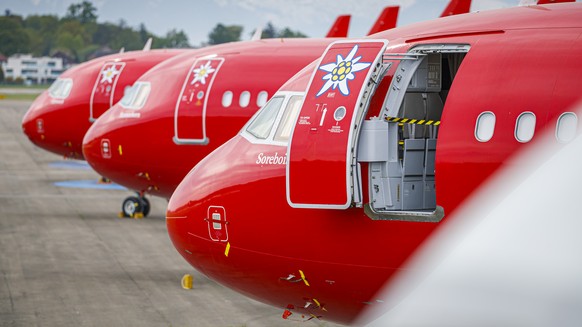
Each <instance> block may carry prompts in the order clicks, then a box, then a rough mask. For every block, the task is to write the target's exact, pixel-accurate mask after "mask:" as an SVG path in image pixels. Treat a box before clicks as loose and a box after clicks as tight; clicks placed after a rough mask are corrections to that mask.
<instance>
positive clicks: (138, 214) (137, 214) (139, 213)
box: [133, 212, 143, 219]
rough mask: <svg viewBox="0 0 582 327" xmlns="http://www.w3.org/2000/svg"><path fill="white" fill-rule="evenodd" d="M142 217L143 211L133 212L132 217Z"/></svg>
mask: <svg viewBox="0 0 582 327" xmlns="http://www.w3.org/2000/svg"><path fill="white" fill-rule="evenodd" d="M142 218H143V212H136V213H134V214H133V219H142Z"/></svg>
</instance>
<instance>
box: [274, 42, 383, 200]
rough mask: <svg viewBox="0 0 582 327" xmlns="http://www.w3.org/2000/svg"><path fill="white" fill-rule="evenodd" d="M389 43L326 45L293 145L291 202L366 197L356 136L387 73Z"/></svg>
mask: <svg viewBox="0 0 582 327" xmlns="http://www.w3.org/2000/svg"><path fill="white" fill-rule="evenodd" d="M387 45H388V41H386V40H346V41H336V42H334V43H332V44H330V45H329V46H328V48H327V49H326V50H325V52H324V54H323V56H322V57H321V59H320V61H319V64H318V65H317V68H315V69H314V72H313V74H312V76H311V80H310V82H309V84H308V87H307V93H306V96H305V98H304V102H303V104H302V107H301V111H300V113H299V117H298V119H297V121H296V123H295V126H294V128H293V131H292V133H291V138H290V140H289V145H288V148H287V153H288V161H287V166H286V169H287V173H286V193H287V202H288V203H289V205H290V206H291V207H294V208H318V209H346V208H348V207H349V206H350V205H351V204H352V203H356V204H358V203H359V202H360V201H361V195H360V189H361V186H360V185H359V183H360V182H361V181H360V179H359V170H358V167H357V166H356V153H357V149H356V147H357V142H356V140H357V136H358V134H359V130H360V126H361V121H362V120H363V119H364V118H365V113H366V112H367V109H368V105H369V100H370V99H371V96H372V94H373V92H374V90H375V88H376V87H377V86H378V84H379V83H378V82H379V80H380V78H381V77H382V76H383V74H384V73H385V72H386V67H385V66H384V65H383V62H382V61H383V59H382V55H383V53H384V51H385V49H386V47H387ZM356 92H357V96H355V97H354V96H353V94H354V93H356ZM350 94H352V96H350ZM340 174H341V176H340Z"/></svg>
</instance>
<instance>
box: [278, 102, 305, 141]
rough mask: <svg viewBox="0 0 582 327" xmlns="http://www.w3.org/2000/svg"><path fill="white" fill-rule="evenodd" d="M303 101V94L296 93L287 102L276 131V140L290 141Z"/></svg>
mask: <svg viewBox="0 0 582 327" xmlns="http://www.w3.org/2000/svg"><path fill="white" fill-rule="evenodd" d="M302 101H303V96H301V95H295V96H292V97H291V99H289V102H287V108H285V112H284V113H283V117H282V118H281V122H280V123H279V127H278V128H277V132H276V133H275V141H280V142H287V141H289V136H290V135H291V129H292V128H293V125H294V124H295V121H296V120H297V115H298V114H299V110H300V109H301V103H302Z"/></svg>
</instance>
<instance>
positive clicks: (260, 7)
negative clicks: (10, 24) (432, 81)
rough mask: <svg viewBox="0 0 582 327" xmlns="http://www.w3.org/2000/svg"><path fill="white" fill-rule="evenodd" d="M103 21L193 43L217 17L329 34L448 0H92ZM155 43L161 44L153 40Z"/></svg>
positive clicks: (481, 4)
mask: <svg viewBox="0 0 582 327" xmlns="http://www.w3.org/2000/svg"><path fill="white" fill-rule="evenodd" d="M81 1H82V0H1V1H0V9H1V10H6V9H9V10H10V11H11V12H12V13H13V14H18V15H23V16H28V15H33V14H38V15H43V14H54V15H57V16H59V17H62V16H64V15H65V13H66V11H67V8H68V6H69V5H70V4H72V3H79V2H81ZM91 2H92V3H93V4H94V6H95V7H96V8H97V16H98V21H99V22H112V23H117V22H119V20H120V19H124V20H125V21H126V22H127V24H128V25H129V26H132V27H136V28H137V27H138V26H139V24H140V23H144V24H145V25H146V27H147V29H148V30H149V31H151V32H153V33H154V34H156V35H159V36H164V35H165V34H166V33H167V32H168V31H169V30H171V29H174V28H175V29H178V30H184V32H186V34H187V35H188V38H189V41H190V44H192V45H199V44H200V43H201V42H205V41H206V40H207V39H208V33H209V32H210V30H212V28H213V27H214V26H216V24H217V23H223V24H225V25H235V24H236V25H242V26H243V27H244V30H243V38H244V39H247V38H250V34H251V33H252V31H253V30H254V29H255V28H257V27H261V26H264V25H265V24H266V23H267V22H269V21H271V22H272V23H273V24H274V25H275V26H276V27H277V28H282V27H289V28H291V29H292V30H295V31H300V32H303V33H304V34H307V35H308V36H310V37H322V36H324V35H325V34H326V33H327V31H328V30H329V28H330V27H331V24H332V22H333V21H334V20H335V18H336V17H337V16H339V15H342V14H351V15H352V19H351V25H350V30H349V36H350V37H359V36H364V35H365V34H367V32H368V30H369V29H370V27H371V25H372V23H373V22H374V20H375V19H376V18H377V16H378V14H379V13H380V12H381V11H382V9H383V8H384V7H386V6H390V5H399V6H400V14H399V18H398V25H399V26H402V25H408V24H410V23H413V22H418V21H423V20H428V19H432V18H435V17H437V16H439V15H440V13H441V12H442V10H443V9H444V8H445V6H446V4H447V3H448V0H91ZM517 4H519V0H473V3H472V6H471V11H478V10H489V9H495V8H502V7H511V6H516V5H517ZM153 46H154V47H155V44H154V45H153Z"/></svg>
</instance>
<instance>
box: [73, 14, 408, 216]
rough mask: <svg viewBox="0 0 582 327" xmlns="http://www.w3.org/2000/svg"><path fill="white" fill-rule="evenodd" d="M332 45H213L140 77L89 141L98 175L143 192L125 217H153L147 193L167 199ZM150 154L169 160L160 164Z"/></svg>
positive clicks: (88, 153)
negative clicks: (198, 165)
mask: <svg viewBox="0 0 582 327" xmlns="http://www.w3.org/2000/svg"><path fill="white" fill-rule="evenodd" d="M395 9H396V11H397V10H398V7H388V8H386V9H385V10H384V11H383V12H382V14H381V15H380V17H379V18H378V20H377V21H376V23H375V24H374V26H373V27H372V30H378V29H379V28H381V27H383V28H387V27H391V26H392V23H390V24H386V15H388V14H391V13H393V12H394V10H395ZM348 17H349V16H348ZM340 20H341V22H344V23H345V22H346V20H345V19H344V18H342V17H340V18H338V21H337V22H340ZM348 21H349V20H348ZM337 22H336V24H335V25H334V27H332V29H331V30H330V32H329V33H328V35H330V34H332V31H334V30H336V27H337V25H338V23H337ZM394 23H395V21H394ZM344 25H345V24H344ZM345 30H346V32H347V28H346V29H345ZM331 42H333V40H332V39H329V38H326V39H285V40H261V41H252V42H238V43H231V44H228V45H225V46H218V47H208V48H205V49H201V50H195V51H192V52H188V53H185V54H183V55H180V56H177V57H175V58H172V59H170V60H167V61H165V62H164V63H162V64H160V65H158V66H156V67H155V68H154V69H152V70H150V71H148V72H147V73H146V74H144V75H143V76H142V77H140V78H139V79H138V80H137V81H136V83H135V84H134V87H133V88H132V91H131V92H129V93H128V96H127V98H124V99H123V100H121V101H120V102H119V103H118V104H116V105H114V106H113V107H112V108H111V110H110V112H108V113H107V114H105V115H104V117H103V118H102V119H100V120H99V121H98V122H96V123H95V124H94V127H93V128H91V129H90V130H89V131H88V132H87V134H86V136H85V140H84V150H83V151H84V153H85V158H87V160H88V162H89V163H90V164H91V166H92V167H93V169H95V171H97V172H98V173H100V174H101V175H102V176H106V177H107V178H109V179H111V180H112V181H115V182H116V183H118V184H121V185H124V186H126V187H128V188H130V189H134V190H137V191H138V196H137V197H134V196H131V197H128V198H126V199H125V200H124V201H123V204H122V212H121V215H122V216H126V217H141V216H142V215H143V216H147V214H148V212H149V201H148V200H147V199H146V198H145V197H144V195H145V193H146V192H147V193H150V194H153V195H158V196H162V197H166V198H169V197H170V196H171V195H172V192H173V191H174V189H175V188H176V186H177V185H178V184H179V183H180V181H181V180H182V179H183V178H184V176H185V175H186V174H187V173H188V171H189V170H190V169H191V168H192V166H193V165H194V164H195V163H197V162H198V161H200V160H201V159H202V158H204V157H205V156H206V155H207V154H208V153H210V152H211V151H212V150H214V149H215V148H216V147H218V146H219V145H220V144H222V143H224V142H225V141H226V140H228V139H229V138H231V137H232V136H234V135H235V134H236V133H237V132H238V130H239V129H240V127H241V126H242V125H243V124H244V123H245V122H246V121H247V120H248V119H249V118H250V117H251V116H252V115H253V114H254V113H255V112H256V111H257V110H258V108H260V107H261V106H262V105H264V104H265V102H266V101H267V100H268V97H269V96H270V95H272V94H273V93H275V92H276V91H277V89H278V88H279V87H280V86H281V85H282V84H283V83H284V82H285V81H287V80H288V79H289V78H290V77H292V76H293V75H294V74H295V73H296V72H298V71H299V70H300V69H301V68H303V67H304V66H305V65H307V64H308V63H310V62H311V61H313V60H315V59H316V58H317V57H318V56H319V55H321V52H322V51H323V50H324V49H325V47H326V46H327V45H328V44H329V43H331ZM273 53H278V54H277V55H276V56H273V55H272V54H273ZM209 56H210V57H209ZM281 63H284V64H281ZM219 70H220V71H219ZM200 74H202V75H203V77H204V78H203V77H197V76H198V75H200ZM202 75H201V76H202ZM232 76H244V77H245V80H244V82H242V83H241V80H239V79H233V78H232ZM207 79H208V80H207ZM150 91H151V92H152V96H151V99H149V93H150ZM200 92H202V93H200ZM199 95H200V96H199ZM191 108H193V109H201V110H197V111H194V110H192V109H191ZM120 118H122V119H120ZM192 126H196V128H192ZM144 131H148V132H147V133H145V132H144ZM136 135H140V137H139V141H138V142H136V140H135V136H136ZM150 137H151V138H152V139H150ZM152 151H165V152H167V155H165V156H164V158H163V159H162V158H158V157H155V156H151V155H150V153H151V152H152Z"/></svg>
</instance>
